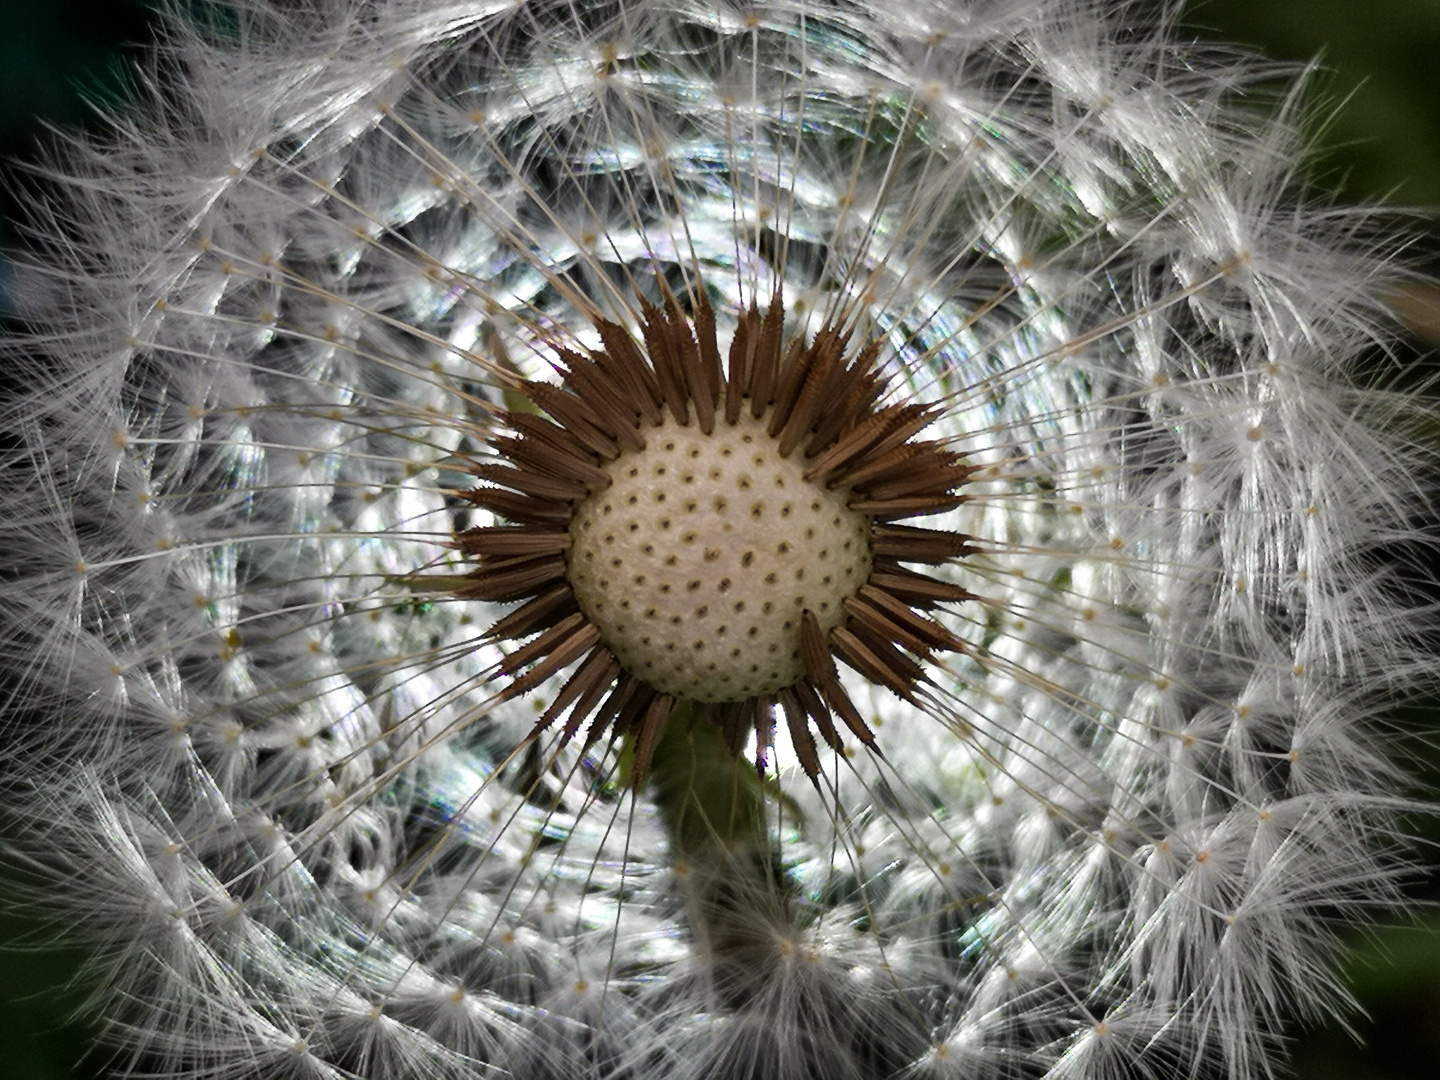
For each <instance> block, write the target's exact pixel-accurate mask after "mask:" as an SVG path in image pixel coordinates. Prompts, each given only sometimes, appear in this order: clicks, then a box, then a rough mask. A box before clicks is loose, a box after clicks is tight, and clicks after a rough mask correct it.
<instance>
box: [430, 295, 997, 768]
mask: <svg viewBox="0 0 1440 1080" xmlns="http://www.w3.org/2000/svg"><path fill="white" fill-rule="evenodd" d="M660 297H661V306H660V307H657V306H655V304H653V303H652V302H650V301H649V300H647V299H645V298H644V297H641V298H640V308H641V311H640V329H641V336H642V339H643V342H644V347H643V348H642V347H641V345H640V344H639V343H637V342H636V341H635V339H634V338H633V337H632V336H631V334H630V333H629V332H628V331H627V330H626V329H625V328H624V327H622V326H620V325H619V324H617V323H615V322H611V321H608V320H603V319H600V320H597V321H596V324H595V325H596V329H597V330H598V331H599V336H600V340H601V343H602V346H603V347H602V348H601V349H599V350H588V351H587V352H586V353H585V354H584V355H582V354H581V353H578V352H575V351H572V350H569V349H565V348H559V347H556V348H555V352H556V354H557V357H558V360H559V363H560V367H559V370H560V371H561V373H562V375H563V378H562V380H561V382H560V383H559V384H558V385H556V384H550V383H541V382H533V381H524V382H521V383H519V387H518V388H519V389H520V390H521V391H522V392H523V393H524V394H525V395H527V396H528V397H529V399H530V401H531V402H533V403H534V405H535V406H536V407H537V408H538V409H540V410H542V411H543V412H544V413H545V414H546V415H545V416H540V415H537V414H535V413H531V412H523V411H502V412H500V413H499V416H498V419H499V426H500V427H501V428H502V429H505V430H506V431H507V433H505V434H494V435H492V436H490V437H489V438H488V440H487V441H488V443H489V445H490V447H491V448H492V449H493V450H494V451H495V453H496V454H497V455H498V456H499V457H500V458H501V459H502V461H503V462H504V464H494V465H487V464H475V465H472V466H471V471H472V472H473V473H474V475H475V476H476V477H477V478H478V479H479V480H480V481H481V482H482V483H481V484H480V486H477V487H476V488H475V489H473V490H471V491H468V492H465V493H463V496H464V498H466V499H467V500H468V501H469V502H471V503H473V504H474V505H475V506H477V507H480V508H483V509H485V510H488V511H489V512H490V513H492V514H494V515H495V516H496V517H497V518H501V519H504V520H505V521H507V522H509V524H503V525H493V526H481V527H476V528H470V529H466V530H465V531H463V532H461V533H459V534H458V535H457V537H456V545H457V546H458V547H459V549H460V550H461V551H463V552H464V553H465V554H466V555H467V556H469V557H470V558H471V559H472V560H473V561H474V564H475V566H474V570H473V571H472V572H471V573H470V574H469V576H468V578H467V579H466V581H465V584H464V585H463V586H461V587H460V588H459V589H457V590H456V594H457V595H458V596H460V597H463V598H466V599H476V600H487V601H494V602H501V603H505V602H519V603H520V606H519V607H518V608H516V609H515V610H514V611H512V612H511V613H509V614H508V615H506V616H505V617H504V618H502V619H500V620H499V621H498V622H496V623H495V624H494V625H493V626H491V627H490V629H489V630H488V631H487V632H486V633H485V635H484V640H486V641H490V642H501V641H511V642H519V641H520V640H521V639H524V638H533V639H532V640H531V641H529V642H528V643H526V644H524V645H521V646H520V647H518V648H516V649H515V650H514V651H513V652H511V653H510V654H509V655H507V656H506V657H505V659H504V660H503V661H501V663H500V665H499V669H498V672H497V676H496V677H499V675H504V676H507V677H510V678H512V681H511V682H510V683H509V684H508V685H507V686H506V687H505V688H504V690H503V691H502V693H501V698H502V699H512V698H515V697H518V696H520V695H522V694H525V693H527V692H529V691H530V690H531V689H533V688H534V687H536V686H538V685H539V684H540V683H542V682H543V681H544V680H546V679H548V678H550V677H551V676H553V675H556V674H557V673H558V672H560V671H561V670H562V669H564V668H566V667H568V666H570V665H572V664H577V662H578V666H577V667H576V668H575V670H574V671H573V673H572V674H570V676H569V677H568V678H567V679H566V680H565V682H564V684H563V686H562V688H561V690H560V692H559V694H558V695H557V696H556V698H555V700H554V701H553V702H551V703H550V705H549V706H548V708H546V709H545V711H544V713H543V714H542V716H541V717H540V719H539V721H538V723H537V724H536V726H535V729H534V731H532V732H531V734H530V735H529V736H528V737H527V739H526V740H525V742H526V743H529V742H531V741H533V740H534V739H535V738H537V737H538V736H539V735H540V734H541V733H542V732H544V731H546V730H547V729H549V728H550V727H551V726H552V725H554V724H555V723H557V722H558V721H559V720H560V718H561V717H562V716H565V715H566V713H567V711H568V716H567V717H566V719H565V723H564V726H563V728H562V729H561V732H560V745H561V746H563V745H565V744H566V743H568V742H569V741H570V740H571V739H573V738H574V737H575V735H576V734H577V733H578V732H579V730H580V727H581V726H582V725H583V724H585V722H586V720H587V718H588V720H589V726H588V727H587V729H586V733H585V742H584V745H585V747H586V748H587V749H588V748H589V747H590V746H591V745H593V744H594V743H595V742H597V741H598V740H599V739H600V738H602V737H603V736H605V735H606V734H607V733H609V734H610V736H611V738H619V737H626V736H628V737H630V738H632V740H633V747H634V764H633V766H632V771H631V782H632V784H633V786H634V787H635V788H637V789H638V788H639V786H640V785H641V784H642V783H643V782H644V780H645V776H646V773H647V770H648V767H649V763H650V758H651V755H652V753H653V751H654V748H655V745H656V742H657V741H658V739H659V737H660V733H661V731H662V730H663V729H664V727H665V724H666V722H667V721H668V720H669V718H670V716H671V714H672V712H673V711H674V710H675V708H676V706H677V704H678V703H679V702H678V701H677V699H676V698H675V697H673V696H672V695H670V694H666V693H662V692H660V691H659V690H657V689H656V688H654V687H653V686H650V685H649V684H648V683H646V682H645V681H644V680H643V679H641V678H639V677H638V676H636V675H634V674H632V673H631V672H629V671H626V670H625V669H624V668H623V666H622V665H621V664H620V663H619V662H618V661H617V660H616V659H615V657H614V656H613V655H612V653H611V652H610V650H609V649H607V648H606V644H605V640H604V635H603V633H602V631H601V629H600V628H599V627H597V626H596V625H594V624H593V623H592V622H590V621H589V620H588V619H587V618H586V616H585V615H584V614H583V613H582V612H581V611H580V608H579V606H578V605H577V603H576V598H575V595H574V593H573V592H572V589H571V586H570V582H569V579H568V577H567V569H568V564H567V558H566V553H567V550H568V549H569V547H570V542H571V538H570V533H569V531H568V530H569V525H570V521H571V516H572V512H573V510H574V508H575V506H576V505H577V504H578V503H579V502H581V501H582V500H584V499H585V498H586V497H587V496H588V495H589V494H590V493H591V492H593V491H597V490H600V489H602V488H604V487H605V486H606V485H607V484H608V483H609V482H610V479H609V475H608V474H607V473H606V472H605V471H604V470H603V468H602V467H601V465H602V463H605V462H609V461H613V460H614V459H615V458H616V457H618V456H619V455H620V454H621V453H622V452H624V451H625V450H640V449H643V448H644V447H645V433H646V431H647V429H652V428H654V427H656V426H658V425H659V424H661V423H662V421H663V417H664V412H665V411H666V410H668V411H669V413H670V415H671V416H673V417H674V419H675V421H676V422H678V423H679V424H681V425H684V426H688V425H690V424H691V423H694V424H696V425H698V426H699V428H700V430H701V431H702V432H703V433H704V434H706V435H709V434H711V433H712V432H714V430H715V428H716V426H717V425H720V424H731V425H733V424H734V423H735V422H736V420H737V419H738V417H739V416H740V414H741V410H742V409H745V408H748V409H749V410H750V412H751V415H752V416H753V417H754V418H755V419H756V420H761V419H763V418H765V417H766V416H767V415H768V417H769V420H768V425H767V429H766V430H767V431H768V433H769V434H770V436H771V437H772V438H774V439H775V440H776V441H777V443H778V446H779V450H780V454H781V456H782V457H788V456H789V455H791V454H792V453H795V452H796V451H798V452H800V453H801V454H803V455H804V460H805V462H807V463H808V465H807V468H806V469H805V472H804V477H805V479H806V480H808V481H810V482H812V483H815V484H817V485H823V486H825V487H827V488H829V489H832V490H834V489H840V490H845V491H848V492H849V500H848V505H849V506H850V508H851V509H852V510H854V511H856V512H858V513H860V514H863V515H865V516H866V517H868V518H869V520H870V546H871V572H870V575H869V578H868V580H867V581H865V583H864V584H863V585H861V586H860V588H859V589H858V590H857V591H856V592H855V594H854V595H853V596H851V597H849V598H848V599H846V600H845V602H844V608H845V616H846V617H845V619H844V622H843V623H842V624H841V625H838V626H835V627H833V628H832V629H831V630H830V631H829V632H828V633H826V632H824V631H823V630H822V629H821V626H820V623H819V620H817V618H816V616H815V614H814V613H813V612H811V611H809V610H806V611H804V612H803V613H802V617H801V623H800V654H801V658H802V661H803V664H804V669H805V674H804V675H803V676H801V677H800V678H799V679H797V680H796V681H795V682H794V683H793V684H791V685H790V686H786V687H783V688H781V689H780V690H778V691H776V692H774V693H771V694H765V695H762V696H758V697H748V698H744V699H742V700H738V701H729V702H693V703H692V710H693V715H694V716H695V717H696V718H697V719H699V720H702V721H705V722H709V723H712V724H715V725H716V726H718V727H719V728H720V730H721V732H722V733H723V736H724V739H725V742H726V744H727V745H728V746H729V747H730V750H731V752H732V753H734V754H737V755H738V754H739V753H740V751H741V749H742V748H743V746H744V744H745V741H746V740H747V738H748V737H749V734H750V733H751V732H754V734H755V739H756V751H755V754H756V757H755V761H756V767H757V769H759V770H760V771H761V772H762V773H763V771H764V769H765V763H766V760H767V754H768V750H769V747H770V746H771V745H772V742H773V738H774V727H775V709H776V707H777V706H778V707H779V709H780V710H781V712H783V714H784V717H785V721H786V725H787V727H788V728H789V732H790V737H791V740H792V742H793V744H794V748H795V752H796V754H797V756H798V758H799V760H800V762H801V765H802V767H803V768H804V769H805V771H806V774H807V775H808V776H810V777H811V778H812V779H813V778H815V777H816V776H817V775H818V773H819V770H820V762H819V756H818V753H817V746H816V742H815V738H814V735H813V734H812V729H813V732H815V733H818V734H819V736H820V737H821V738H822V739H824V741H825V742H826V744H828V745H829V746H830V747H832V748H834V749H836V750H842V749H843V747H844V743H843V739H842V736H841V734H840V729H839V727H837V724H836V719H835V718H838V720H839V723H840V726H843V727H844V728H846V729H848V730H849V731H850V733H851V734H852V735H854V737H855V738H857V739H858V740H860V742H861V743H863V744H864V745H865V746H867V747H869V748H871V749H872V750H873V749H876V747H875V737H874V733H873V732H872V731H871V729H870V727H869V726H868V725H867V724H866V723H865V721H864V719H862V717H861V716H860V714H859V712H858V711H857V709H856V708H855V705H854V703H853V702H852V701H851V700H850V698H849V696H848V695H847V694H846V692H845V689H844V687H843V685H842V684H841V682H840V680H839V678H838V675H837V672H836V668H835V662H834V660H835V658H837V657H838V658H839V659H840V660H842V661H844V662H845V663H846V664H848V665H849V666H850V667H852V668H853V669H855V670H856V671H857V672H859V673H860V674H861V675H863V676H864V677H865V678H867V679H869V680H870V681H871V682H873V683H876V684H878V685H881V686H885V687H888V688H889V689H890V690H892V691H894V692H895V693H896V694H898V695H899V696H900V697H901V698H903V699H905V700H907V701H911V702H914V701H915V700H916V699H915V695H916V692H917V690H918V689H919V687H920V684H921V683H922V682H924V681H925V673H924V668H923V666H922V661H927V660H929V659H930V658H931V657H933V656H934V655H935V654H936V653H937V652H944V651H958V650H960V649H962V647H963V645H962V643H961V641H960V640H959V639H958V638H957V637H956V636H955V635H954V634H952V633H951V632H950V631H949V630H947V629H946V628H945V627H944V626H942V625H941V624H940V623H939V622H938V621H936V619H935V618H934V617H933V616H932V615H931V612H933V611H934V610H935V609H936V608H937V606H938V605H940V604H943V603H949V602H958V601H962V600H966V599H972V598H973V597H972V596H971V594H970V593H968V592H966V591H965V590H964V589H962V588H960V587H959V586H957V585H955V584H952V583H950V582H947V581H942V580H939V579H937V578H935V577H931V576H929V575H927V574H924V573H921V572H919V571H917V570H915V569H913V568H912V567H914V566H917V565H919V566H938V565H941V564H943V563H946V562H948V561H950V560H952V559H957V558H961V557H964V556H965V555H966V554H967V553H969V552H971V550H972V540H971V538H970V537H968V536H965V535H963V534H959V533H952V532H945V531H941V530H935V529H927V528H918V527H915V526H910V525H904V524H900V522H902V521H904V520H905V519H907V518H912V517H917V516H922V515H929V514H936V513H942V512H944V511H947V510H951V509H954V508H955V507H957V506H959V505H960V503H961V502H963V501H964V499H965V496H964V495H963V494H961V493H960V488H961V487H962V486H963V485H964V483H965V481H966V479H967V478H968V477H969V475H970V473H971V472H972V468H971V467H970V466H968V465H966V464H965V463H964V460H963V456H962V455H961V454H959V453H957V452H955V451H953V450H950V449H948V448H947V447H946V446H945V445H944V443H943V442H941V441H939V440H930V441H926V440H919V439H917V436H918V435H919V434H920V433H921V432H922V431H923V430H924V429H925V428H926V427H927V426H928V425H929V424H930V423H931V421H932V420H934V419H935V416H936V413H937V409H936V407H934V406H925V405H920V404H916V403H910V404H888V405H877V402H879V401H880V400H881V399H882V397H883V396H884V392H885V390H886V389H887V381H886V380H885V379H884V378H883V377H882V375H881V374H880V372H879V371H878V369H877V365H876V361H877V358H878V356H879V354H880V345H879V343H878V342H875V341H871V342H869V343H867V344H866V345H864V346H862V347H861V348H859V349H857V350H855V351H854V352H853V353H849V352H847V346H848V344H849V338H850V334H849V333H848V332H840V331H837V330H835V329H832V328H830V327H826V328H825V329H822V330H821V331H820V332H819V333H818V334H816V335H815V337H814V339H813V340H812V341H811V342H810V343H809V344H808V345H807V344H805V343H804V342H803V341H802V340H801V339H800V338H798V337H797V338H793V339H791V340H790V341H789V342H788V344H787V343H786V342H785V335H784V305H783V302H782V299H781V295H780V292H779V291H778V290H777V291H776V293H775V294H774V296H773V297H772V298H771V301H770V304H769V307H768V310H767V311H766V312H765V313H764V314H763V315H762V314H761V313H760V311H759V309H758V306H757V305H756V304H755V303H754V302H753V301H752V302H751V304H750V307H749V309H748V310H746V311H743V312H741V313H740V316H739V320H738V325H737V326H736V329H735V334H734V337H733V339H732V341H731V344H730V349H729V355H728V358H727V361H726V362H725V363H724V364H723V365H722V362H721V358H720V350H719V346H718V342H717V339H716V333H715V316H714V312H713V310H712V309H711V307H710V304H709V301H708V299H707V298H706V297H704V296H703V295H699V294H695V295H692V296H691V297H690V300H691V314H690V315H689V316H687V314H686V312H685V311H684V310H683V308H682V306H681V304H680V302H679V300H678V299H677V298H676V296H675V295H674V293H673V291H672V290H671V289H669V288H668V287H667V286H666V284H665V283H664V281H663V280H662V281H661V282H660ZM517 381H518V380H517ZM906 564H908V565H906Z"/></svg>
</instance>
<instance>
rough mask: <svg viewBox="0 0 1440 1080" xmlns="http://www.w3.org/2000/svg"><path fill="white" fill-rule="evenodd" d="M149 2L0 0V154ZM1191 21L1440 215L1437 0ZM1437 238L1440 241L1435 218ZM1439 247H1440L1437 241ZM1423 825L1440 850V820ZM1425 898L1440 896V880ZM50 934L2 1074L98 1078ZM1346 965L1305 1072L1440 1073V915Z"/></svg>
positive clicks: (116, 48) (145, 19)
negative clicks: (1256, 62) (1345, 1004)
mask: <svg viewBox="0 0 1440 1080" xmlns="http://www.w3.org/2000/svg"><path fill="white" fill-rule="evenodd" d="M956 2H963V0H956ZM153 7H154V5H153V4H150V3H146V2H143V0H0V156H3V157H6V158H15V157H24V156H26V155H28V154H32V153H33V152H34V147H35V145H36V140H37V138H38V137H39V134H40V131H41V123H42V121H44V122H48V123H51V124H57V125H61V126H66V127H74V126H77V125H79V126H83V125H85V124H87V123H89V122H91V120H92V116H91V113H90V109H89V107H88V106H87V105H86V104H85V100H86V97H87V96H90V97H94V98H98V99H100V100H115V99H117V98H123V97H124V96H125V93H126V84H127V81H128V75H127V71H128V68H129V66H130V65H131V64H132V63H133V62H134V60H135V58H136V57H137V56H139V55H140V53H141V50H142V49H143V43H144V42H145V41H146V40H147V39H148V38H149V37H150V36H151V35H152V34H153V33H154V20H153V16H152V9H153ZM1186 25H1187V26H1188V27H1189V28H1191V29H1190V30H1189V31H1188V32H1190V33H1193V34H1195V35H1197V36H1208V37H1214V38H1217V39H1220V40H1228V41H1234V42H1240V43H1245V44H1249V45H1254V46H1257V47H1259V48H1260V49H1262V50H1263V51H1264V52H1266V53H1268V54H1269V55H1270V56H1273V57H1276V58H1281V59H1290V60H1297V61H1308V60H1311V59H1314V58H1316V57H1319V59H1320V61H1321V64H1322V68H1321V70H1319V71H1318V72H1317V73H1316V74H1315V76H1314V82H1313V92H1312V97H1311V100H1312V102H1313V103H1314V105H1315V106H1316V108H1315V109H1314V113H1313V127H1314V131H1315V137H1316V141H1317V144H1318V145H1319V146H1320V147H1321V149H1322V151H1323V152H1322V154H1321V156H1320V157H1319V158H1318V159H1317V161H1316V164H1315V169H1314V171H1313V173H1312V175H1313V176H1314V177H1315V179H1316V180H1317V181H1318V182H1320V183H1322V184H1323V185H1324V186H1326V187H1328V188H1330V189H1332V190H1335V191H1337V192H1338V193H1339V194H1340V195H1341V196H1342V197H1343V198H1345V199H1347V200H1362V199H1370V200H1373V199H1386V200H1388V201H1390V202H1391V203H1393V204H1396V205H1403V206H1408V207H1413V208H1415V209H1417V210H1421V211H1423V212H1426V213H1428V209H1427V208H1440V0H1370V2H1366V0H1211V2H1210V3H1197V4H1194V5H1192V7H1191V8H1190V10H1189V11H1188V13H1187V18H1186ZM0 187H3V180H0ZM9 210H10V203H9V192H8V191H4V190H0V245H3V244H4V243H5V242H7V241H8V240H9V239H11V237H12V236H13V233H12V232H11V231H10V227H9V224H8V220H7V219H8V217H9ZM1430 232H1431V234H1432V238H1440V228H1437V222H1436V219H1435V218H1434V217H1431V218H1430ZM1429 250H1431V251H1440V243H1436V244H1432V245H1431V246H1430V248H1429ZM1432 270H1440V265H1437V266H1435V267H1432ZM0 273H3V264H0ZM1432 341H1440V339H1436V338H1432ZM1423 348H1424V346H1422V345H1421V344H1419V343H1417V346H1416V350H1417V351H1416V360H1417V362H1418V370H1421V371H1424V372H1431V373H1433V372H1434V370H1435V361H1434V358H1433V357H1432V356H1429V355H1428V353H1425V352H1422V349H1423ZM1399 721H1400V722H1401V723H1403V724H1404V725H1405V726H1406V727H1407V729H1408V730H1410V731H1411V732H1413V733H1414V735H1415V741H1414V746H1415V750H1416V754H1417V760H1418V761H1419V762H1420V765H1421V768H1422V770H1423V771H1424V772H1425V773H1426V774H1427V776H1428V778H1429V779H1430V781H1431V782H1432V783H1433V782H1436V781H1437V780H1440V753H1437V752H1436V750H1435V748H1434V747H1433V746H1432V745H1431V743H1432V742H1434V741H1436V739H1440V709H1437V708H1436V707H1433V706H1431V707H1429V708H1421V707H1416V708H1412V709H1410V710H1408V711H1406V712H1404V713H1403V714H1402V715H1401V716H1400V717H1399ZM1415 828H1416V830H1417V831H1418V832H1420V833H1423V834H1425V835H1428V836H1429V837H1430V839H1431V840H1432V841H1440V832H1437V831H1436V828H1435V823H1433V822H1417V823H1416V825H1415ZM1431 854H1432V858H1431V861H1432V863H1434V864H1436V865H1440V858H1437V857H1433V854H1434V853H1433V851H1432V853H1431ZM1417 893H1418V894H1419V895H1420V896H1421V897H1422V899H1425V900H1427V901H1429V902H1431V903H1434V902H1436V901H1440V874H1432V875H1431V876H1430V878H1429V880H1427V881H1423V882H1420V883H1419V884H1418V887H1417ZM45 938H46V931H45V929H44V927H43V926H37V924H35V923H34V922H32V921H29V920H27V919H24V918H21V917H19V916H15V915H12V914H7V913H4V912H3V911H0V942H9V943H11V947H10V948H9V949H5V950H3V951H0V1080H89V1078H98V1077H102V1076H104V1075H105V1064H106V1062H105V1058H104V1056H103V1055H101V1054H95V1053H89V1054H87V1052H86V1050H85V1046H86V1043H87V1041H88V1036H89V1033H88V1032H87V1030H86V1029H85V1027H84V1026H83V1025H80V1024H76V1023H73V1022H72V1021H71V1020H70V1018H69V1014H70V1012H71V1010H72V1009H73V1007H74V1005H75V1003H76V1002H77V1001H78V999H79V997H80V996H81V994H83V990H84V988H83V987H72V988H71V989H70V990H69V991H68V992H56V990H55V989H54V988H55V987H57V986H60V985H63V984H65V983H66V982H67V981H70V980H71V979H72V976H73V973H74V971H75V966H76V957H74V956H72V955H70V954H67V953H63V952H57V951H54V950H49V949H44V948H38V949H36V948H31V947H30V946H35V945H43V943H44V941H45ZM1348 971H1349V974H1350V978H1351V984H1352V987H1353V990H1354V993H1355V995H1356V997H1357V998H1358V1000H1359V1002H1360V1004H1361V1006H1362V1007H1363V1009H1364V1011H1365V1012H1364V1015H1361V1016H1358V1017H1355V1018H1354V1019H1353V1021H1352V1024H1351V1027H1352V1030H1351V1031H1347V1030H1345V1029H1344V1028H1343V1027H1342V1026H1340V1025H1331V1026H1329V1027H1324V1028H1319V1029H1315V1028H1302V1027H1299V1026H1297V1027H1296V1028H1295V1029H1294V1030H1293V1032H1292V1038H1293V1040H1294V1051H1295V1074H1296V1076H1298V1077H1299V1080H1435V1078H1436V1077H1440V916H1437V915H1436V914H1435V913H1434V912H1429V913H1422V914H1421V915H1420V916H1418V917H1416V918H1412V919H1407V920H1405V921H1404V922H1403V923H1400V924H1394V925H1382V926H1380V927H1378V928H1377V929H1376V930H1375V931H1374V932H1372V933H1369V934H1365V935H1357V936H1356V937H1355V938H1354V940H1353V942H1352V952H1351V958H1350V961H1349V965H1348ZM1357 1036H1358V1039H1359V1040H1360V1041H1357Z"/></svg>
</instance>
